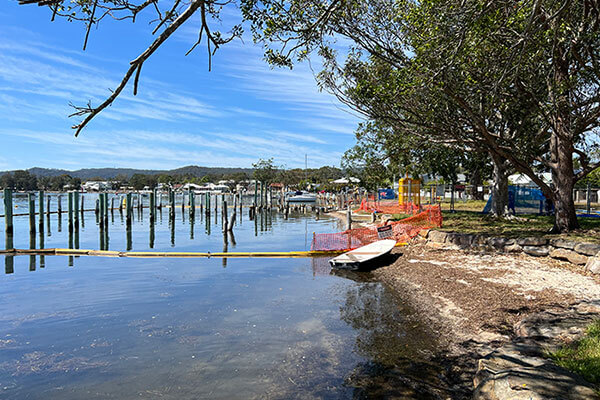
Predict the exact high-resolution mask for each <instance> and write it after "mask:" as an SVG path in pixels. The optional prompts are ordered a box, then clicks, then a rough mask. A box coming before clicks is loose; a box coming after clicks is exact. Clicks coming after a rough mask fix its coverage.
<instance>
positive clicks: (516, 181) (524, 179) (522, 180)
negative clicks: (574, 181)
mask: <svg viewBox="0 0 600 400" xmlns="http://www.w3.org/2000/svg"><path fill="white" fill-rule="evenodd" d="M538 176H539V177H540V178H541V179H542V180H543V181H544V183H552V174H551V173H550V172H544V173H542V174H539V175H538ZM508 181H509V182H510V183H511V184H512V185H517V186H528V187H538V185H537V184H536V183H535V182H533V181H532V180H531V178H530V177H528V176H527V175H524V174H514V175H511V176H509V177H508Z"/></svg>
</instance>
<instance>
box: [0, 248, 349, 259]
mask: <svg viewBox="0 0 600 400" xmlns="http://www.w3.org/2000/svg"><path fill="white" fill-rule="evenodd" d="M344 251H345V250H331V251H258V252H217V253H211V252H181V251H168V252H160V251H109V250H87V249H11V250H0V254H4V255H13V256H19V255H57V256H97V257H136V258H154V257H172V258H194V257H195V258H202V257H204V258H210V257H223V258H252V257H262V258H299V257H318V256H327V255H334V254H340V253H343V252H344Z"/></svg>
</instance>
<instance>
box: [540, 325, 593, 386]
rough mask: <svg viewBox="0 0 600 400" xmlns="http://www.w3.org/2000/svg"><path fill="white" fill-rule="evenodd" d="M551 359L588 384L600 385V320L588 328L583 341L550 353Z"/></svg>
mask: <svg viewBox="0 0 600 400" xmlns="http://www.w3.org/2000/svg"><path fill="white" fill-rule="evenodd" d="M549 357H550V358H551V359H552V360H554V362H556V363H557V364H558V365H560V366H561V367H564V368H566V369H568V370H569V371H571V372H574V373H576V374H579V375H581V376H583V377H584V378H585V379H586V380H587V381H588V382H590V383H593V384H596V385H597V384H600V320H597V321H595V322H593V323H592V324H591V325H590V326H589V327H588V328H587V330H586V334H585V336H584V337H583V338H582V339H581V340H579V341H577V342H574V343H572V344H570V345H567V346H564V347H563V348H561V349H559V350H557V351H556V352H554V353H550V354H549Z"/></svg>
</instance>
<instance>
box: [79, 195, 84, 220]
mask: <svg viewBox="0 0 600 400" xmlns="http://www.w3.org/2000/svg"><path fill="white" fill-rule="evenodd" d="M83 200H84V197H83V195H81V210H80V213H81V226H83V212H84V211H85V202H84V201H83Z"/></svg>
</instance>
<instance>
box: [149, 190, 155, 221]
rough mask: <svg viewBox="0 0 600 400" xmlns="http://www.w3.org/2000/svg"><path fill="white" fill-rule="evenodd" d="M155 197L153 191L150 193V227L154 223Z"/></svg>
mask: <svg viewBox="0 0 600 400" xmlns="http://www.w3.org/2000/svg"><path fill="white" fill-rule="evenodd" d="M155 196H156V191H153V192H151V193H150V225H152V224H153V223H154V212H155V210H154V207H155V202H156V200H155Z"/></svg>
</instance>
